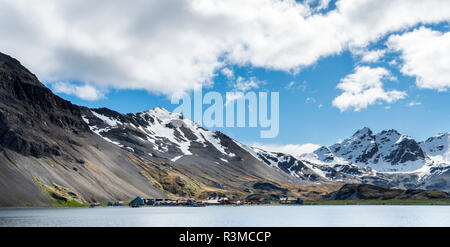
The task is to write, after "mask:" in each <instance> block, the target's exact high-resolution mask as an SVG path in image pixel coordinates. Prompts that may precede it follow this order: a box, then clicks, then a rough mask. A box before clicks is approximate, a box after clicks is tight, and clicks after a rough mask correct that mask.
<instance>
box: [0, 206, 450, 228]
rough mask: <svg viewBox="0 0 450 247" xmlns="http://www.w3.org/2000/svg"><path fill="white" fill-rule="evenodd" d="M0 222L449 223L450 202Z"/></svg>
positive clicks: (62, 214) (47, 212) (42, 211)
mask: <svg viewBox="0 0 450 247" xmlns="http://www.w3.org/2000/svg"><path fill="white" fill-rule="evenodd" d="M0 226H56V227H66V226H113V227H114V226H182V227H188V226H249V227H254V226H447V227H449V226H450V206H419V205H414V206H412V205H411V206H409V205H408V206H388V205H343V206H335V205H323V206H322V205H311V206H238V207H236V206H208V207H202V208H192V207H142V208H129V207H97V208H14V209H0Z"/></svg>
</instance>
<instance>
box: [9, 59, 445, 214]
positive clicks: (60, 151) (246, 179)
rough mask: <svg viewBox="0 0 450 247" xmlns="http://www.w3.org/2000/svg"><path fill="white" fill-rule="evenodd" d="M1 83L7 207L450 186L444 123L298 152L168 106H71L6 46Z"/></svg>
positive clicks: (363, 193)
mask: <svg viewBox="0 0 450 247" xmlns="http://www.w3.org/2000/svg"><path fill="white" fill-rule="evenodd" d="M0 85H1V86H0V206H25V205H52V204H56V205H57V204H58V203H61V202H70V201H76V202H78V203H91V202H106V201H126V200H130V199H133V198H134V197H136V196H141V197H146V198H180V197H184V198H186V197H190V198H198V199H205V198H208V197H210V196H228V197H233V198H240V199H244V200H245V199H246V198H279V197H282V196H295V197H300V198H302V199H304V200H327V199H331V200H346V199H351V200H354V199H376V200H383V199H390V198H389V196H387V193H390V194H391V195H394V196H393V197H392V198H394V199H410V198H413V199H430V198H447V197H448V194H447V193H446V192H449V191H450V150H449V143H450V133H448V132H447V133H441V134H437V135H436V136H433V137H430V138H428V139H426V140H420V141H419V140H414V139H413V138H411V137H409V136H407V135H405V134H402V133H399V132H398V131H396V130H385V131H382V132H380V133H373V132H372V131H371V130H370V129H369V128H362V129H360V130H358V131H356V132H355V133H354V134H353V135H352V136H351V137H348V138H346V139H344V140H343V141H342V142H339V143H336V144H334V145H331V146H318V147H317V148H316V149H315V150H313V151H312V152H310V153H304V154H302V155H299V156H293V155H289V154H285V153H276V152H270V151H267V150H262V149H259V148H255V147H249V146H246V145H244V144H242V143H240V142H239V140H234V139H232V138H230V137H228V136H227V135H225V134H223V133H221V132H218V131H212V130H207V129H205V128H203V127H201V126H200V125H198V124H197V123H195V122H193V121H191V120H189V119H187V118H185V117H184V116H183V115H180V114H175V113H171V112H169V111H167V110H166V109H163V108H160V107H157V108H154V109H151V110H148V111H144V112H140V113H129V114H121V113H118V112H116V111H113V110H110V109H107V108H98V109H89V108H86V107H83V106H77V105H74V104H72V103H71V102H69V101H66V100H64V99H62V98H60V97H58V96H56V95H55V94H53V93H52V92H51V90H49V89H48V88H46V87H45V86H44V85H43V84H42V83H41V82H40V81H39V80H38V79H37V77H36V76H35V75H34V74H33V73H31V72H30V71H28V70H27V69H26V68H25V67H23V66H22V65H21V64H20V62H19V61H17V60H16V59H14V58H11V57H9V56H8V55H5V54H2V53H0ZM379 187H383V189H380V188H379ZM384 188H389V189H384Z"/></svg>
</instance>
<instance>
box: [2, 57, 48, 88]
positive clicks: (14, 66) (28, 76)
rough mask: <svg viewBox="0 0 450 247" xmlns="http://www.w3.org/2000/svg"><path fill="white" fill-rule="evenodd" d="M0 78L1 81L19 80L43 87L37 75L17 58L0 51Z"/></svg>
mask: <svg viewBox="0 0 450 247" xmlns="http://www.w3.org/2000/svg"><path fill="white" fill-rule="evenodd" d="M0 80H1V81H2V82H3V83H6V82H9V83H12V82H20V83H28V84H32V85H34V86H39V87H45V86H44V85H43V84H42V83H40V82H39V80H38V79H37V77H36V76H35V75H34V74H33V73H31V72H30V71H29V70H28V69H27V68H25V67H24V66H23V65H22V64H21V63H20V62H19V61H18V60H17V59H15V58H13V57H10V56H8V55H6V54H4V53H1V52H0Z"/></svg>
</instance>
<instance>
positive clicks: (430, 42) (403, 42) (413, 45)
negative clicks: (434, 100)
mask: <svg viewBox="0 0 450 247" xmlns="http://www.w3.org/2000/svg"><path fill="white" fill-rule="evenodd" d="M387 44H388V46H389V48H390V49H392V50H395V51H400V52H401V59H402V60H403V64H402V65H401V72H402V73H403V74H405V75H409V76H415V77H416V85H417V86H418V87H419V88H426V89H436V90H439V91H446V90H447V89H448V88H450V69H449V65H450V55H449V54H450V32H446V33H442V32H439V31H433V30H431V29H429V28H424V27H422V28H419V29H416V30H414V31H412V32H409V33H404V34H401V35H393V36H391V37H389V40H388V42H387Z"/></svg>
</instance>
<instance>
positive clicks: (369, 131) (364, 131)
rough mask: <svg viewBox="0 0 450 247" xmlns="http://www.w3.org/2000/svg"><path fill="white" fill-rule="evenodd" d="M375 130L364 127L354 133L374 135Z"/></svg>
mask: <svg viewBox="0 0 450 247" xmlns="http://www.w3.org/2000/svg"><path fill="white" fill-rule="evenodd" d="M372 134H373V132H372V130H370V129H369V128H368V127H364V128H362V129H360V130H358V131H356V132H355V134H353V136H355V137H356V136H363V135H372Z"/></svg>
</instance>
